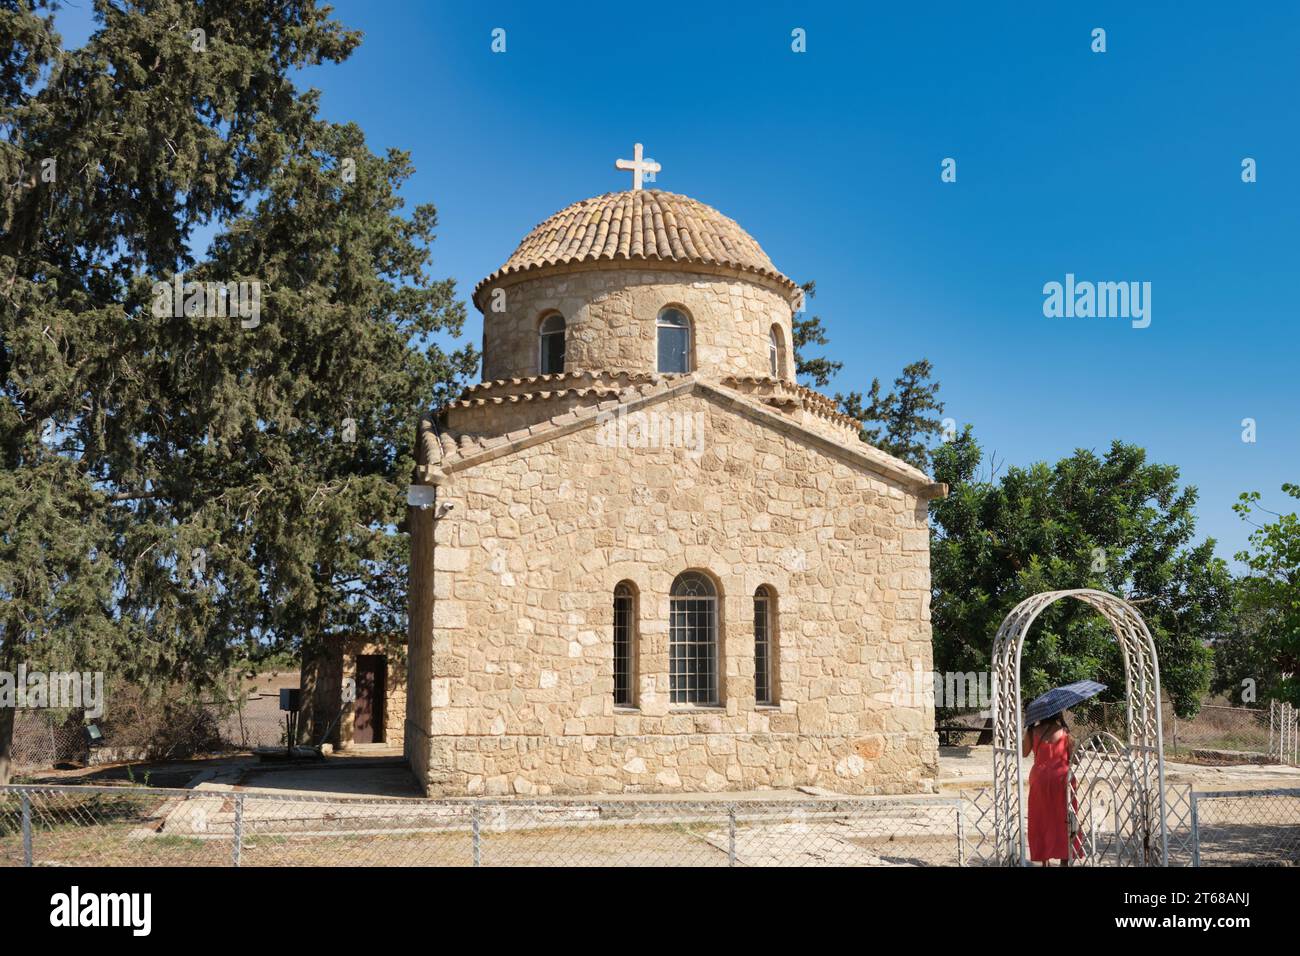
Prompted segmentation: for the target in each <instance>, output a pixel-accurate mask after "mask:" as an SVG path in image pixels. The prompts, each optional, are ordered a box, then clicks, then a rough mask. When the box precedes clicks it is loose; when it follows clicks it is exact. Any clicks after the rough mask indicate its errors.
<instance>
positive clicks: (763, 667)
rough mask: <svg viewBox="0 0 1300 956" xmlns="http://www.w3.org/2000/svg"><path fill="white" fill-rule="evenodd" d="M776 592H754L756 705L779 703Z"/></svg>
mask: <svg viewBox="0 0 1300 956" xmlns="http://www.w3.org/2000/svg"><path fill="white" fill-rule="evenodd" d="M775 634H776V592H775V591H773V590H772V589H771V588H769V587H768V586H767V585H766V584H764V585H761V586H760V587H759V588H758V590H757V591H755V592H754V702H755V703H757V704H775V703H776V639H775Z"/></svg>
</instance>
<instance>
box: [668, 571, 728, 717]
mask: <svg viewBox="0 0 1300 956" xmlns="http://www.w3.org/2000/svg"><path fill="white" fill-rule="evenodd" d="M669 610H670V614H669V627H668V688H669V700H670V701H671V702H672V703H674V704H716V703H717V702H718V591H717V588H715V587H714V586H713V582H712V581H711V580H709V577H708V575H705V574H701V573H700V572H698V571H686V572H684V573H682V574H679V575H678V576H677V580H675V581H673V589H672V593H671V598H670V601H669Z"/></svg>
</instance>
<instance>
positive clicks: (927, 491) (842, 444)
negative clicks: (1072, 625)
mask: <svg viewBox="0 0 1300 956" xmlns="http://www.w3.org/2000/svg"><path fill="white" fill-rule="evenodd" d="M571 391H572V393H573V394H574V396H575V397H577V398H580V397H581V396H582V392H583V390H581V389H572V390H571ZM565 394H566V392H565V391H561V390H551V391H547V392H543V393H540V394H539V393H524V400H525V401H526V400H528V399H533V400H537V401H539V403H540V402H541V401H546V400H555V399H560V398H562V397H563V396H564V395H565ZM607 394H618V395H620V396H626V395H627V392H626V391H620V392H612V391H611V392H609V393H607ZM632 394H633V396H634V397H627V398H623V400H619V399H606V400H605V401H603V402H600V403H599V404H591V405H579V406H577V407H575V408H573V409H572V410H570V411H567V412H565V413H564V414H561V415H556V416H553V417H551V418H549V419H546V420H544V421H542V422H540V423H538V424H535V425H532V426H530V427H528V428H520V429H517V430H514V431H508V432H505V433H503V434H500V435H494V436H491V437H488V438H485V439H482V440H477V441H476V440H473V439H471V440H469V441H467V442H464V443H462V444H456V443H455V442H454V441H453V440H451V439H448V443H447V445H446V446H445V447H444V446H443V445H442V444H441V443H439V442H438V440H437V438H436V436H434V435H433V433H432V430H431V429H430V430H429V431H427V432H426V433H425V436H422V438H423V448H422V458H421V464H422V465H429V466H433V467H436V468H438V469H440V470H441V471H442V472H443V473H447V474H450V473H452V472H457V471H462V470H465V469H470V468H474V467H476V466H479V465H483V464H486V463H488V462H491V461H494V460H496V459H497V458H501V457H505V456H507V455H510V454H513V453H518V452H522V451H526V450H527V449H531V448H534V447H536V446H538V445H541V444H545V443H547V442H550V441H554V440H556V439H559V438H562V437H564V436H566V435H570V434H573V433H575V432H581V431H585V430H588V429H594V430H595V431H596V436H595V440H596V441H597V442H604V443H607V444H622V445H629V443H631V445H630V447H642V448H644V447H649V446H652V445H657V444H662V445H663V446H664V447H668V448H672V447H679V448H683V449H684V450H687V451H688V452H689V451H691V450H694V449H695V446H697V445H698V446H699V448H698V452H699V454H703V449H704V446H705V443H706V442H707V436H706V435H704V434H702V433H701V432H699V431H698V430H696V426H695V425H694V420H693V419H683V418H680V417H673V416H674V413H673V412H672V411H671V410H668V409H665V408H663V407H662V406H664V405H665V404H666V403H671V402H672V401H673V400H674V399H677V398H679V397H681V396H684V395H692V394H693V395H697V396H699V397H700V398H701V399H704V400H706V401H709V402H711V403H712V404H714V405H715V406H717V407H718V408H719V409H725V410H727V411H729V412H731V413H733V414H736V415H740V416H743V417H745V418H747V419H749V420H750V421H753V422H755V423H756V424H758V425H760V426H761V427H763V428H767V429H773V430H775V431H778V432H781V433H784V434H787V435H789V436H790V437H791V438H792V439H793V440H794V441H797V442H799V443H801V444H804V445H806V446H808V447H810V448H815V449H817V450H818V451H819V452H821V453H822V454H826V455H831V456H833V457H836V458H838V459H840V460H842V461H844V462H845V463H846V464H849V465H850V466H851V467H855V468H860V469H863V470H865V471H868V472H872V473H874V474H876V475H878V476H879V477H881V478H883V479H885V480H887V481H889V482H891V483H893V484H895V485H896V486H897V487H898V488H899V489H901V490H906V491H909V492H911V493H914V494H918V495H920V496H922V497H925V498H932V497H936V496H940V495H943V494H944V493H946V486H944V485H942V484H940V483H936V482H933V481H931V480H930V478H929V477H928V476H927V475H926V474H925V473H924V472H922V471H920V470H919V469H917V468H914V467H913V466H911V465H909V464H908V463H907V462H905V461H902V460H901V459H898V458H895V457H893V456H892V455H889V454H887V453H885V452H883V451H881V450H880V449H878V448H875V447H874V446H872V445H868V444H866V443H865V442H861V441H859V440H858V439H857V438H856V437H854V438H852V439H850V441H848V442H846V441H844V440H842V438H841V435H842V434H843V433H842V432H841V433H840V434H835V435H834V437H831V435H828V434H827V432H826V431H825V430H823V429H818V428H814V427H810V426H808V425H805V424H802V423H800V422H798V421H795V420H792V419H791V418H789V417H788V416H786V415H784V414H782V412H779V411H777V410H775V409H774V408H772V407H770V406H767V405H764V404H762V403H760V402H758V401H754V400H753V399H752V398H751V397H749V396H747V395H745V394H743V393H741V392H739V391H736V390H734V389H732V388H727V387H724V386H719V385H716V384H712V383H710V382H708V381H705V380H701V379H699V378H697V377H695V376H689V377H686V378H684V379H681V380H669V381H666V382H661V383H658V384H656V385H644V386H641V387H639V388H635V389H633V390H632ZM832 434H834V433H832ZM426 436H427V437H426Z"/></svg>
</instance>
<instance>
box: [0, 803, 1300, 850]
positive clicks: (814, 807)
mask: <svg viewBox="0 0 1300 956" xmlns="http://www.w3.org/2000/svg"><path fill="white" fill-rule="evenodd" d="M1166 802H1167V804H1168V821H1169V824H1168V826H1169V862H1170V864H1171V865H1175V866H1186V865H1195V864H1196V863H1197V862H1198V860H1199V861H1201V862H1204V863H1205V864H1206V865H1211V864H1274V863H1286V862H1295V861H1296V856H1297V840H1300V791H1253V792H1247V793H1231V794H1192V793H1191V792H1190V791H1188V790H1187V789H1186V788H1175V787H1171V788H1169V790H1168V791H1167V794H1166ZM1194 807H1195V808H1196V810H1193V808H1194ZM993 824H994V819H993V799H992V792H991V791H990V790H988V789H980V790H973V791H968V792H963V793H962V794H960V795H958V796H954V797H879V798H877V797H853V798H817V799H808V800H770V801H760V800H736V801H727V800H725V799H717V800H705V801H682V800H672V799H667V800H625V799H620V798H611V799H589V800H582V799H574V800H552V801H505V800H495V801H494V800H401V799H367V798H340V797H312V796H297V795H294V796H286V795H273V794H261V793H248V792H234V791H215V790H165V789H149V788H127V787H90V786H73V787H34V786H20V787H7V788H0V865H11V866H22V865H35V866H120V865H134V866H152V865H166V866H231V865H234V866H298V865H305V866H412V865H415V866H989V865H997V864H998V863H999V862H1005V861H1004V860H1000V859H999V850H998V847H997V846H996V845H995V842H994V836H993V834H994V830H995V828H994V825H993ZM1198 841H1199V842H1198ZM1003 855H1004V856H1005V854H1003Z"/></svg>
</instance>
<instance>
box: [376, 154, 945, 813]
mask: <svg viewBox="0 0 1300 956" xmlns="http://www.w3.org/2000/svg"><path fill="white" fill-rule="evenodd" d="M619 165H620V168H630V169H633V171H634V173H635V177H634V188H633V189H632V190H630V191H626V192H613V193H607V194H605V195H603V196H598V197H596V198H594V199H587V200H583V201H582V202H578V203H575V204H574V205H571V206H569V207H567V208H566V209H563V210H561V211H560V212H558V213H556V214H555V215H553V216H551V217H550V218H549V219H547V220H546V221H545V222H543V223H541V224H540V225H539V226H537V227H536V228H535V229H533V230H532V231H531V232H530V233H528V235H527V236H525V237H524V239H523V241H522V242H521V243H520V244H519V247H518V248H517V249H516V250H515V251H514V253H513V254H512V255H511V256H510V257H509V258H508V259H507V260H506V262H505V264H504V265H502V266H501V268H499V269H497V270H496V271H495V272H493V273H492V274H491V275H489V276H488V277H487V278H486V279H484V280H483V281H482V282H480V283H479V284H478V286H477V287H476V288H475V290H474V296H473V298H474V303H475V305H476V306H477V307H478V308H479V310H480V311H481V312H482V313H483V382H482V383H481V384H478V385H475V386H473V387H471V388H469V389H468V390H467V391H466V392H465V393H464V394H463V395H462V396H461V397H460V398H459V399H458V400H457V401H454V402H452V403H451V404H450V405H449V406H448V407H445V408H443V409H442V410H440V412H439V413H438V415H436V416H431V417H430V419H429V420H427V421H425V422H423V423H422V425H421V428H420V432H419V435H418V438H417V445H416V459H417V466H416V469H415V478H414V481H415V486H413V487H412V489H411V492H412V501H413V502H418V503H416V504H413V506H412V507H411V508H410V511H409V528H410V541H411V565H410V568H411V582H410V594H409V612H410V629H409V634H408V648H407V660H406V674H407V693H406V699H405V705H406V720H405V726H404V728H403V733H402V735H401V739H402V741H403V747H404V751H405V754H406V757H407V759H408V761H409V762H410V765H411V767H412V769H413V770H414V772H415V774H416V776H417V778H418V780H419V781H420V782H421V784H422V785H423V786H424V787H425V789H426V790H427V792H428V793H430V794H436V795H467V794H468V795H477V794H487V795H492V794H518V795H533V796H542V795H548V794H581V793H634V792H677V791H721V790H752V789H763V788H789V787H796V786H816V787H822V788H826V789H830V790H835V791H840V792H845V793H906V792H915V791H921V790H926V789H929V788H930V787H932V785H933V780H934V777H935V773H936V765H937V749H936V741H935V734H934V712H933V703H932V700H923V699H922V700H915V701H914V702H913V703H912V704H910V705H909V704H906V703H904V704H900V703H898V702H897V701H896V694H895V693H894V690H895V687H896V685H897V682H898V679H899V675H900V674H906V675H909V676H910V675H911V674H912V673H913V672H914V670H915V669H916V668H917V667H918V665H919V668H920V669H921V670H924V671H927V672H928V671H929V670H930V668H931V646H930V623H929V621H930V610H929V607H930V571H929V533H928V530H927V523H926V511H927V503H928V501H929V500H930V499H931V498H933V497H935V496H937V495H942V494H943V493H944V491H945V489H944V486H942V485H939V484H935V483H933V482H932V481H931V480H930V479H929V478H928V477H927V476H926V475H925V474H924V473H922V472H921V471H918V470H917V469H916V468H913V467H912V466H911V465H909V464H907V463H905V462H903V461H900V460H898V459H896V458H893V457H891V456H890V455H887V454H885V453H884V452H882V451H880V450H878V449H876V448H874V447H872V446H870V445H868V444H866V443H864V442H862V441H861V440H860V439H859V437H858V430H859V425H858V423H857V422H856V421H854V420H852V419H850V418H848V417H846V416H844V415H842V414H840V413H839V412H838V411H837V409H836V406H835V404H834V402H832V401H831V400H830V399H828V398H826V397H825V396H823V395H821V394H819V393H818V392H815V391H812V390H810V389H807V388H804V387H802V386H800V385H799V384H798V383H797V382H796V380H795V367H794V355H793V351H792V328H791V326H792V319H793V315H794V311H795V309H796V308H797V306H798V302H799V296H800V291H799V288H798V286H797V285H796V284H795V283H794V282H792V281H791V280H790V279H788V278H787V277H786V276H784V275H783V274H781V273H780V272H779V271H778V270H777V269H776V267H775V266H774V265H773V264H772V262H771V260H769V259H768V257H767V255H766V254H765V253H764V252H763V250H762V248H760V247H759V245H758V243H757V242H756V241H755V240H754V239H753V238H752V237H751V236H750V235H749V234H748V233H746V232H745V231H744V230H743V229H742V228H741V227H740V226H739V225H737V224H736V223H735V222H733V221H732V220H731V219H728V218H727V217H726V216H724V215H722V214H721V213H719V212H718V211H717V210H715V209H713V208H711V207H709V206H706V205H705V204H703V203H701V202H697V201H696V200H694V199H690V198H688V197H686V196H680V195H675V194H672V193H667V192H660V191H656V190H645V189H642V188H641V174H642V171H643V169H646V168H649V169H656V168H657V167H655V166H651V165H647V164H646V163H643V162H642V161H641V158H640V155H639V148H638V155H637V160H636V161H635V163H630V162H627V161H620V163H619Z"/></svg>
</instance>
